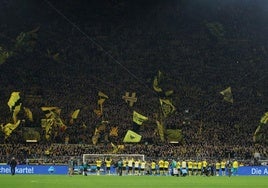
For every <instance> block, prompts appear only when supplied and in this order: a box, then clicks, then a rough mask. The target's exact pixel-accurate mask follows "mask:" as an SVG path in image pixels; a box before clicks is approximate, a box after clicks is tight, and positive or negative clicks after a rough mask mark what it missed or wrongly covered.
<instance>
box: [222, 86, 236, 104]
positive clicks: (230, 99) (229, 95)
mask: <svg viewBox="0 0 268 188" xmlns="http://www.w3.org/2000/svg"><path fill="white" fill-rule="evenodd" d="M220 94H222V95H223V100H225V101H227V102H230V103H233V102H234V99H233V94H232V89H231V87H228V88H226V89H225V90H223V91H221V92H220Z"/></svg>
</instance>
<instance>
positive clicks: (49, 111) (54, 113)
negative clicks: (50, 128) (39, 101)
mask: <svg viewBox="0 0 268 188" xmlns="http://www.w3.org/2000/svg"><path fill="white" fill-rule="evenodd" d="M41 110H42V111H43V112H44V113H45V116H46V118H56V117H58V116H60V113H61V109H60V108H59V107H41Z"/></svg>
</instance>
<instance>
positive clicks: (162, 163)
mask: <svg viewBox="0 0 268 188" xmlns="http://www.w3.org/2000/svg"><path fill="white" fill-rule="evenodd" d="M158 167H159V175H163V173H164V160H162V159H160V160H159V161H158Z"/></svg>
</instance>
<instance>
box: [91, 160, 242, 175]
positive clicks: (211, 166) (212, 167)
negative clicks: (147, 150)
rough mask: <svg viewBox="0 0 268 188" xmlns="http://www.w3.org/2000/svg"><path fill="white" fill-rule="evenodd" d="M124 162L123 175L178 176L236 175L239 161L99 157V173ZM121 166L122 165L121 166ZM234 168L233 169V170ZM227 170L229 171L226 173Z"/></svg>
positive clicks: (108, 172) (97, 165)
mask: <svg viewBox="0 0 268 188" xmlns="http://www.w3.org/2000/svg"><path fill="white" fill-rule="evenodd" d="M119 161H120V164H121V163H122V175H162V176H167V175H176V176H187V175H189V176H198V175H199V176H201V175H206V176H213V175H216V176H219V175H222V176H225V175H227V174H228V175H231V174H233V175H236V173H237V169H238V162H237V161H236V160H235V161H233V162H232V163H231V162H230V161H227V160H222V161H216V162H214V161H213V162H212V161H211V162H207V161H206V160H203V161H194V160H182V161H176V160H171V161H170V160H162V159H161V160H159V161H156V160H151V161H143V160H138V159H136V160H135V159H133V158H131V159H122V161H121V160H119V159H118V160H112V159H110V158H106V159H105V160H104V161H102V160H101V159H97V160H96V161H95V162H96V167H97V175H99V174H100V169H101V167H102V166H104V167H105V174H108V175H109V174H111V171H110V169H111V167H112V166H114V167H115V168H116V169H118V164H119V163H118V162H119ZM120 168H121V167H120ZM231 170H232V171H231ZM226 172H227V173H226Z"/></svg>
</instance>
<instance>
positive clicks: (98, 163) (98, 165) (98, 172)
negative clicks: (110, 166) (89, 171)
mask: <svg viewBox="0 0 268 188" xmlns="http://www.w3.org/2000/svg"><path fill="white" fill-rule="evenodd" d="M101 164H102V160H101V159H99V158H98V159H97V160H96V167H97V175H100V169H101Z"/></svg>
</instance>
